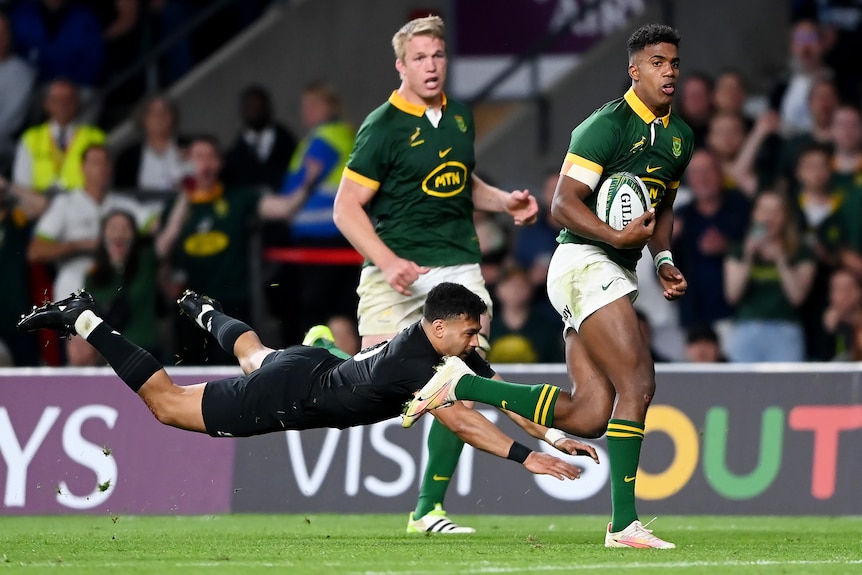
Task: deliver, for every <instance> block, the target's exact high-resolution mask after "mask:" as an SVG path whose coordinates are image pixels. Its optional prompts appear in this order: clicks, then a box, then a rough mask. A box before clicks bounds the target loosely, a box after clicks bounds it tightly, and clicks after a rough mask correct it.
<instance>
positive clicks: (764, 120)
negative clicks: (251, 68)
mask: <svg viewBox="0 0 862 575" xmlns="http://www.w3.org/2000/svg"><path fill="white" fill-rule="evenodd" d="M205 4H206V3H205V2H199V1H197V0H149V1H136V0H117V1H116V2H85V1H82V0H79V1H74V0H19V1H14V2H5V3H3V2H0V7H2V8H3V9H4V10H3V11H2V12H0V86H2V87H3V89H2V90H0V175H2V179H0V273H2V275H3V277H4V287H3V290H2V294H3V297H2V298H0V365H17V366H33V365H99V364H101V363H102V360H101V358H100V357H99V356H98V354H96V353H95V351H94V350H93V349H92V348H91V347H90V346H89V344H87V343H86V342H85V341H83V340H81V339H80V338H77V337H74V338H72V339H70V340H68V341H58V340H52V339H51V338H50V336H48V335H46V334H41V333H40V334H38V336H33V337H30V336H28V335H25V334H21V333H18V332H17V331H16V330H15V323H16V322H17V319H18V318H19V316H20V314H21V313H23V312H25V311H26V310H28V309H29V308H30V307H31V306H32V305H33V304H38V303H42V302H43V301H45V300H46V299H48V300H50V299H59V298H62V297H65V296H67V295H69V294H70V293H71V292H73V291H75V290H77V289H79V288H82V287H84V288H86V289H88V290H90V291H91V292H92V293H93V294H94V295H95V297H96V301H97V302H98V303H99V305H100V306H102V308H103V309H101V310H100V312H101V314H102V315H103V317H105V318H106V320H108V322H109V323H110V324H111V325H113V326H115V327H117V328H118V329H121V330H122V331H123V333H124V334H126V335H127V337H129V339H131V340H133V341H134V342H135V343H137V344H138V345H140V346H142V347H144V348H146V349H148V350H149V351H151V352H152V353H154V354H156V356H157V357H159V358H160V359H162V360H163V361H164V362H165V363H166V364H167V365H172V364H201V363H215V364H221V363H231V361H232V358H231V357H230V356H228V355H227V354H225V353H223V352H222V351H221V350H220V349H218V346H217V345H214V344H213V343H212V342H208V341H207V340H206V339H205V337H204V335H205V334H204V333H203V332H202V331H201V330H199V329H197V328H196V327H195V326H194V325H192V324H191V323H190V322H187V321H184V320H177V314H176V311H175V305H174V303H173V302H174V301H175V300H176V298H177V296H178V295H179V294H180V293H181V292H182V291H183V290H184V289H187V288H189V289H194V290H196V291H198V292H201V293H206V294H208V295H210V296H212V297H214V298H216V299H218V300H219V301H220V302H221V303H222V305H223V306H224V308H225V311H226V312H227V313H229V314H230V315H232V316H234V317H237V318H240V319H242V320H243V321H246V322H248V323H250V324H252V325H253V326H254V327H255V328H257V329H258V330H259V331H263V332H264V333H269V335H270V336H271V337H273V338H275V339H276V340H277V341H272V342H268V343H271V344H272V345H289V344H293V343H298V342H299V341H301V339H302V335H303V332H304V331H305V330H306V329H307V328H308V327H310V326H311V325H313V324H317V323H328V324H329V325H330V327H332V329H333V332H334V333H335V335H336V338H337V344H338V345H339V347H341V348H342V349H344V350H345V351H348V352H349V353H353V352H356V351H358V341H359V339H358V337H357V335H356V323H355V313H356V303H357V297H356V293H355V288H356V285H357V283H358V278H359V264H358V263H357V261H356V260H355V259H353V258H346V259H345V258H344V257H342V256H343V254H344V253H345V252H347V251H348V250H349V249H350V247H349V244H348V243H347V242H346V240H345V239H344V238H343V237H342V236H341V234H340V233H339V232H338V230H337V228H336V227H335V225H334V224H333V222H332V202H333V199H334V196H335V192H336V190H337V188H338V182H339V180H340V176H341V172H342V169H343V167H344V165H345V162H346V160H347V157H348V155H349V153H350V150H351V147H352V145H353V135H354V126H353V125H351V123H350V122H349V121H348V120H347V118H346V117H345V115H344V113H343V110H342V108H341V102H340V99H339V95H338V94H337V93H336V91H335V90H334V89H333V88H332V87H331V86H330V85H328V84H326V83H321V82H315V83H310V84H308V85H307V86H305V87H304V88H303V91H302V98H301V110H300V114H299V116H300V117H301V119H302V126H301V127H298V129H295V128H293V127H288V126H285V125H282V124H281V123H279V122H278V121H277V120H276V114H275V107H274V104H273V102H272V99H271V96H270V94H269V92H268V90H267V89H266V87H264V86H260V85H251V86H247V87H245V88H244V89H243V90H242V91H241V92H240V93H239V94H237V114H238V116H239V118H240V119H241V124H242V127H241V129H240V130H239V132H238V133H237V134H236V135H235V137H234V138H233V139H232V141H230V142H218V141H217V140H215V139H214V138H213V137H211V136H209V135H207V134H188V133H185V132H184V131H183V130H182V123H181V118H180V117H179V116H178V114H177V110H176V108H175V106H174V104H173V103H172V102H171V101H170V100H169V99H167V98H166V97H164V96H161V95H158V94H156V95H153V96H151V97H149V98H148V99H147V100H146V101H144V102H142V103H137V104H136V107H135V108H134V110H133V111H131V112H129V111H126V112H125V114H127V115H128V114H131V115H132V116H133V117H134V119H135V122H136V125H137V129H138V130H137V137H136V139H135V141H134V142H132V143H130V144H128V145H126V146H124V147H123V148H122V149H119V150H109V149H108V148H107V147H106V145H105V132H104V130H105V129H107V128H108V126H109V125H110V122H109V121H108V120H106V115H105V109H110V110H113V111H116V110H118V109H121V108H116V107H113V108H112V107H110V106H109V107H108V108H103V109H102V110H100V112H99V113H97V114H93V113H92V109H91V108H88V107H87V106H86V102H87V101H88V98H92V96H93V94H94V93H95V91H96V90H98V88H99V87H100V86H103V85H104V84H105V82H106V81H108V79H110V78H111V77H112V76H114V75H116V74H117V73H118V72H119V71H121V70H123V69H124V68H125V67H126V66H128V64H129V63H130V62H131V61H134V60H136V59H137V58H138V57H139V56H140V53H141V52H140V50H141V49H142V46H144V44H142V43H141V42H142V40H141V38H142V37H144V36H146V37H147V38H148V41H149V42H152V38H154V37H156V38H157V37H158V34H162V35H165V34H170V33H171V30H172V28H171V26H176V25H178V24H177V22H182V21H184V19H187V18H188V17H189V16H190V15H192V14H194V13H195V11H199V10H201V9H202V7H203V6H204V5H205ZM234 4H235V5H236V6H243V8H242V9H241V10H248V13H245V14H243V15H240V16H237V15H234V16H235V18H234V19H233V20H234V21H242V20H243V19H245V21H248V20H249V19H253V18H254V16H255V15H256V14H259V12H260V10H262V9H263V8H264V6H265V4H266V2H263V1H261V2H248V3H246V2H241V3H234ZM855 6H856V4H855V3H852V2H843V3H842V2H828V1H816V2H815V1H810V2H806V1H801V0H800V1H795V2H792V7H793V11H794V19H793V23H792V27H791V29H790V31H789V40H788V41H789V54H790V61H789V62H788V64H787V67H786V69H785V70H784V72H783V73H782V74H780V75H779V76H777V77H775V78H770V79H762V78H760V79H757V80H756V81H752V79H749V78H745V77H743V75H742V74H740V73H739V72H737V71H734V70H725V71H722V72H721V73H718V74H715V75H711V74H707V73H702V72H697V71H691V70H686V71H685V73H684V75H683V77H682V78H681V80H680V82H679V84H678V85H677V96H676V103H675V106H674V109H675V111H677V112H678V113H679V114H681V115H682V116H683V118H684V119H685V120H686V121H687V122H688V123H689V125H691V127H692V128H693V130H694V133H695V137H696V151H695V153H694V156H693V158H692V161H691V164H690V165H689V167H688V170H687V173H686V176H685V179H684V181H683V185H682V187H681V190H680V194H679V196H678V198H677V204H676V206H675V208H676V209H675V213H676V223H675V227H674V237H675V243H674V247H673V253H674V258H675V260H676V264H677V266H678V267H679V268H680V269H681V270H682V271H683V273H684V274H685V275H686V278H687V280H688V283H689V288H688V293H687V294H686V296H685V297H684V298H682V299H681V300H680V301H679V302H674V303H669V302H665V301H663V298H662V297H661V291H660V289H658V288H657V282H656V281H655V279H654V270H653V269H652V258H651V257H649V256H648V255H647V257H645V258H644V261H646V265H645V267H644V268H643V269H642V270H640V269H639V277H640V281H641V290H640V297H639V299H638V301H637V302H636V307H637V308H638V310H639V313H640V314H641V326H642V331H643V333H644V334H645V336H646V337H647V338H649V339H650V341H651V342H652V347H653V354H654V357H655V359H656V361H693V362H717V361H734V362H743V361H805V360H821V361H827V360H833V359H843V360H853V361H856V360H860V359H862V223H860V217H859V216H860V215H862V114H860V104H862V91H860V82H859V81H860V78H862V73H860V70H859V69H858V68H859V67H860V66H861V65H862V64H860V61H859V59H858V57H856V54H858V52H857V51H855V48H854V47H858V46H860V45H862V6H859V7H858V9H857V8H856V7H855ZM237 9H239V8H237ZM854 10H855V12H853V11H854ZM175 11H176V14H175V13H174V12H175ZM850 12H853V13H854V14H855V16H853V17H851V16H852V15H851V14H850ZM177 14H180V16H177ZM172 18H179V20H177V21H173V20H171V19H172ZM156 31H157V34H156V36H151V35H152V34H154V33H156ZM224 33H228V32H224ZM208 41H211V42H215V39H213V38H210V39H209V40H208ZM215 45H217V44H215ZM172 49H176V50H178V52H177V53H176V54H174V55H171V57H166V58H165V59H164V62H163V63H162V64H161V65H160V66H159V68H158V73H159V74H160V75H161V76H163V77H164V81H165V82H169V81H170V80H172V79H175V78H177V77H179V75H182V74H183V73H184V72H185V71H187V70H188V69H189V68H190V67H191V66H192V65H193V64H194V62H195V60H196V58H200V57H202V55H203V54H205V53H206V50H207V49H208V48H207V47H206V46H198V45H196V44H195V39H194V37H192V38H191V39H189V43H188V44H181V45H177V46H175V48H172ZM209 49H212V46H210V48H209ZM848 50H849V51H850V52H848ZM181 51H186V56H188V57H186V56H183V55H182V53H181ZM848 54H850V55H851V56H849V57H848ZM129 82H130V84H129V86H128V91H127V92H124V90H119V91H117V92H116V94H117V95H116V96H115V97H116V98H119V100H118V101H121V103H122V104H123V105H126V106H127V107H128V106H131V103H132V102H134V97H132V96H133V95H135V94H140V93H144V92H146V90H144V89H143V82H146V78H144V77H143V76H142V77H140V78H137V79H135V78H130V79H129ZM135 82H139V84H137V85H136V84H135ZM755 85H756V86H757V87H758V89H756V90H755V89H752V88H750V86H755ZM124 94H125V96H124ZM127 97H128V99H126V98H127ZM111 113H113V112H111ZM558 170H559V167H558V166H550V167H549V168H548V169H547V170H546V177H545V178H544V180H543V181H542V182H537V183H536V185H535V186H533V188H532V189H533V190H534V192H535V193H536V195H537V196H538V199H539V203H540V205H541V206H542V209H541V214H542V217H540V219H539V221H538V222H537V223H536V224H535V225H533V226H530V227H525V228H515V227H512V226H509V225H508V224H506V223H505V222H503V221H502V220H498V219H496V218H495V217H493V216H490V215H486V214H480V213H477V214H476V218H475V224H476V231H477V235H478V237H479V239H480V244H481V247H482V252H483V266H482V268H483V274H484V275H485V279H486V282H487V283H488V285H489V286H491V292H492V297H493V299H494V317H493V318H492V322H491V332H490V338H489V339H490V348H489V351H488V358H489V360H491V361H492V362H499V363H503V362H526V363H532V362H541V363H545V362H561V361H563V358H564V356H563V354H564V349H563V339H562V337H561V329H562V326H561V324H560V321H559V318H558V317H556V316H555V313H554V311H553V309H552V308H551V307H550V304H549V303H548V301H547V296H546V294H545V278H546V274H547V266H548V262H549V261H550V257H551V254H552V252H553V250H554V248H555V246H556V241H555V239H556V236H557V234H558V233H559V229H560V228H559V225H558V224H557V223H556V222H555V221H554V220H553V219H552V218H551V216H550V210H549V206H550V202H551V199H552V197H553V193H554V189H555V185H556V182H557V179H558V177H559V176H558ZM491 176H493V174H491ZM483 178H486V176H485V175H483ZM486 179H488V180H493V177H490V178H486ZM272 248H286V250H282V251H281V252H279V253H287V254H289V255H290V257H287V258H278V257H263V254H264V252H266V253H273V249H272ZM276 251H277V250H276ZM254 266H257V268H256V269H257V271H256V272H255V271H254V269H255V268H254ZM255 281H257V284H255V283H254V282H255ZM255 302H258V303H260V304H261V307H262V308H263V310H264V314H263V315H264V318H263V320H262V319H261V317H259V316H256V315H255V313H254V312H255ZM260 321H266V322H268V324H270V327H271V328H272V329H266V326H262V325H254V322H260ZM39 338H41V339H39Z"/></svg>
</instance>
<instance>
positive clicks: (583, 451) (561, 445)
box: [554, 437, 599, 463]
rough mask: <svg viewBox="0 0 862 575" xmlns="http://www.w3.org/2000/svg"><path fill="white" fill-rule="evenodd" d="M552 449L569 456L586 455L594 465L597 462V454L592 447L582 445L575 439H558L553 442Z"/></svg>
mask: <svg viewBox="0 0 862 575" xmlns="http://www.w3.org/2000/svg"><path fill="white" fill-rule="evenodd" d="M554 447H556V448H557V449H559V450H560V451H562V452H563V453H568V454H569V455H588V456H589V457H591V458H592V460H593V461H595V462H596V463H598V462H599V454H598V453H596V449H595V448H594V447H593V446H592V445H590V444H588V443H583V442H581V441H578V440H577V439H572V438H571V437H564V438H563V439H558V440H557V441H555V442H554Z"/></svg>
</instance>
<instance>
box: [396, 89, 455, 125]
mask: <svg viewBox="0 0 862 575" xmlns="http://www.w3.org/2000/svg"><path fill="white" fill-rule="evenodd" d="M442 96H443V111H445V110H446V103H447V102H448V100H447V99H446V94H442ZM389 103H390V104H392V105H393V106H395V107H396V108H398V109H399V110H401V111H402V112H404V113H406V114H410V115H411V116H416V117H417V118H421V117H422V116H424V115H425V110H427V109H428V107H427V106H425V105H424V104H414V103H413V102H408V101H407V100H406V99H405V98H404V96H402V95H401V94H399V93H398V90H393V91H392V95H390V96H389Z"/></svg>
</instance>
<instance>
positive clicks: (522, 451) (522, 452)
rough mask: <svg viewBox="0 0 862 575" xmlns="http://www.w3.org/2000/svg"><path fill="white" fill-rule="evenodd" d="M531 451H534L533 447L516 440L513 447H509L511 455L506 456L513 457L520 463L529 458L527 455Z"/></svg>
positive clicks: (513, 459)
mask: <svg viewBox="0 0 862 575" xmlns="http://www.w3.org/2000/svg"><path fill="white" fill-rule="evenodd" d="M531 453H533V450H532V449H530V448H529V447H527V446H526V445H521V444H520V443H518V442H517V441H515V442H514V443H512V447H510V448H509V455H507V456H506V459H511V460H512V461H517V462H518V463H524V461H526V460H527V456H529V455H530V454H531Z"/></svg>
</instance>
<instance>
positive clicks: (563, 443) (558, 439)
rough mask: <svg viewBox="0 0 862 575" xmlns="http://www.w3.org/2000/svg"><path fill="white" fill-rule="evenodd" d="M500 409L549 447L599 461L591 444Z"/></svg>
mask: <svg viewBox="0 0 862 575" xmlns="http://www.w3.org/2000/svg"><path fill="white" fill-rule="evenodd" d="M500 411H501V412H503V413H504V414H505V415H506V416H507V417H508V418H509V419H511V420H512V421H514V422H515V423H517V424H518V426H519V427H520V428H521V429H523V430H524V431H526V432H527V433H528V434H529V435H532V436H533V437H535V438H536V439H538V440H540V441H544V442H545V443H547V444H548V445H550V446H551V447H554V448H556V449H559V450H560V451H562V452H563V453H568V454H569V455H587V456H589V457H591V458H592V459H593V461H595V462H596V463H598V462H599V456H598V454H597V453H596V450H595V448H594V447H593V446H592V445H590V444H588V443H584V442H582V441H578V440H577V439H573V438H571V437H569V436H568V435H566V434H565V433H563V432H562V431H560V430H559V429H553V428H550V427H545V426H544V425H539V424H538V423H534V422H533V421H530V420H529V419H527V418H526V417H522V416H520V415H518V414H517V413H515V412H513V411H509V410H508V409H500Z"/></svg>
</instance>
